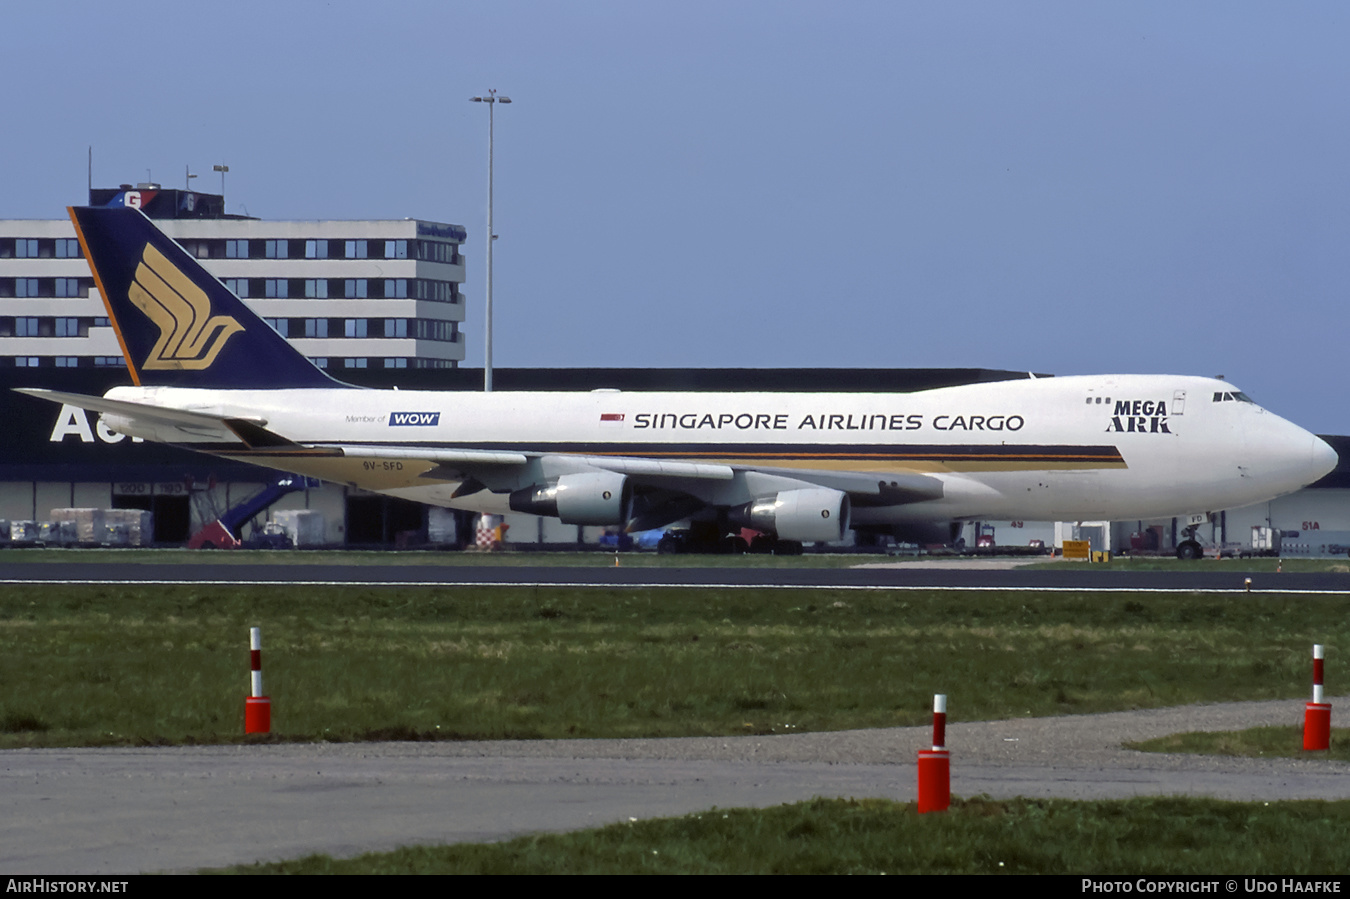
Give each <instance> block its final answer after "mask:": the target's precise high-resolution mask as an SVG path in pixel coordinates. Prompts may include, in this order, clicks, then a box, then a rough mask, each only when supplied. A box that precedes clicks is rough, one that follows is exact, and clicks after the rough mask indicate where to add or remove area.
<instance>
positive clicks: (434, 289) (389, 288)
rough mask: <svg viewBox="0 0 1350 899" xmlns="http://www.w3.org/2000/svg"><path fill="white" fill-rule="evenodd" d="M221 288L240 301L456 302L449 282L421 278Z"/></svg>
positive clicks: (260, 281)
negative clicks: (252, 299)
mask: <svg viewBox="0 0 1350 899" xmlns="http://www.w3.org/2000/svg"><path fill="white" fill-rule="evenodd" d="M225 286H226V287H227V288H229V290H230V291H231V292H232V293H233V294H234V295H235V296H237V297H241V298H243V299H246V300H247V299H249V298H255V299H269V300H270V299H280V300H284V299H300V298H304V299H307V300H340V299H351V300H404V299H415V300H435V301H437V302H442V303H457V302H459V290H458V285H457V284H455V283H454V282H453V281H428V280H426V279H424V278H413V279H408V278H226V279H225Z"/></svg>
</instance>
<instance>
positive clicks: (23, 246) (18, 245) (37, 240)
mask: <svg viewBox="0 0 1350 899" xmlns="http://www.w3.org/2000/svg"><path fill="white" fill-rule="evenodd" d="M83 255H84V254H83V253H81V252H80V242H79V241H78V240H76V239H75V238H73V237H0V259H79V258H81V257H82V256H83Z"/></svg>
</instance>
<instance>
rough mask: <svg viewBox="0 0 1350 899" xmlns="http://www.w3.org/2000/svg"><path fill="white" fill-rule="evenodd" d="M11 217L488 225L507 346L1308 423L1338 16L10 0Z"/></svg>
mask: <svg viewBox="0 0 1350 899" xmlns="http://www.w3.org/2000/svg"><path fill="white" fill-rule="evenodd" d="M3 21H4V23H5V32H6V35H7V40H6V52H5V53H4V54H3V55H0V79H2V81H0V83H3V84H5V85H6V89H5V91H4V94H3V99H0V111H2V112H3V115H4V116H5V118H6V120H7V125H6V128H5V135H6V136H5V140H4V144H3V147H4V149H3V159H4V160H5V163H6V172H7V177H6V178H5V180H4V183H3V186H0V217H4V218H55V217H58V216H60V215H62V208H63V207H64V206H65V205H67V204H71V203H79V202H83V201H84V198H85V188H86V172H87V153H88V148H89V147H90V146H91V145H92V147H93V175H94V184H95V186H113V185H116V184H118V183H120V182H124V181H139V180H144V179H145V178H146V172H147V169H148V170H150V172H151V174H152V176H153V178H154V180H156V181H160V182H162V183H164V184H165V185H167V186H171V187H181V186H182V185H183V180H184V167H185V166H191V169H192V171H193V172H197V173H200V174H201V177H200V178H199V179H198V180H197V182H196V185H197V186H198V187H200V188H203V189H207V190H212V191H214V190H218V189H219V180H218V176H216V175H213V174H212V173H211V165H212V164H213V163H226V164H228V165H229V166H230V174H229V176H228V179H229V180H228V181H227V191H226V192H227V201H228V203H229V208H230V210H231V211H244V210H245V209H246V210H247V212H248V213H249V214H251V215H255V216H259V217H262V218H267V219H319V218H353V219H359V218H404V217H418V218H426V219H434V220H440V221H449V222H455V223H459V224H463V225H465V226H466V227H467V228H468V229H469V234H470V238H469V243H468V244H467V246H466V249H465V252H466V256H467V259H468V262H469V269H468V283H467V284H466V289H465V293H466V295H467V297H468V299H469V304H468V319H469V320H468V322H467V323H466V326H465V330H466V332H467V335H468V341H469V343H468V354H469V364H471V365H478V364H481V361H482V342H481V341H482V314H481V312H482V308H481V300H482V294H483V290H482V287H483V285H482V274H483V248H484V244H483V240H482V236H483V229H484V227H485V222H484V218H485V214H484V213H485V204H486V169H487V158H486V157H487V109H486V108H485V107H484V106H483V105H482V104H474V103H470V102H469V98H470V97H471V96H474V95H477V94H482V93H484V92H485V91H486V90H487V89H489V88H496V89H497V90H498V91H499V92H501V93H502V94H506V95H508V96H510V97H511V99H512V100H513V103H512V105H510V106H505V107H499V108H498V110H497V112H498V115H497V117H496V119H497V127H496V136H497V147H496V149H497V152H496V168H497V179H496V187H497V190H496V213H495V215H496V226H497V233H498V234H499V235H500V239H499V240H498V242H497V247H496V265H495V275H496V278H495V287H494V293H495V298H496V332H497V333H496V349H495V361H496V364H497V365H501V366H648V365H650V366H675V367H681V366H684V367H709V366H750V367H761V366H764V367H791V366H798V365H800V366H824V367H845V366H866V367H909V366H982V367H989V368H1009V369H1019V370H1020V369H1034V370H1037V371H1047V372H1053V373H1056V374H1081V373H1093V372H1107V371H1111V372H1175V373H1184V374H1201V375H1214V374H1223V375H1226V376H1227V377H1228V378H1229V380H1231V381H1233V382H1234V383H1235V384H1238V385H1239V386H1240V387H1242V389H1244V390H1246V391H1247V392H1248V393H1249V394H1251V395H1252V396H1253V397H1254V398H1255V399H1256V400H1257V401H1258V402H1260V403H1262V404H1263V405H1266V406H1267V407H1269V408H1271V409H1272V410H1274V411H1276V412H1279V413H1280V414H1282V415H1285V416H1286V417H1289V418H1291V419H1293V420H1295V421H1297V422H1298V423H1300V424H1302V425H1304V426H1306V427H1309V428H1312V429H1314V430H1317V431H1320V432H1323V433H1350V408H1347V404H1346V402H1345V401H1344V400H1343V399H1342V398H1341V395H1340V391H1339V389H1338V388H1340V387H1341V384H1342V376H1343V374H1344V371H1345V353H1344V351H1343V349H1342V347H1343V345H1344V344H1345V342H1346V340H1345V334H1346V330H1347V328H1346V324H1347V319H1348V318H1350V315H1347V314H1346V312H1345V311H1344V308H1343V307H1344V299H1345V298H1346V296H1347V293H1348V288H1350V102H1347V101H1348V100H1350V97H1348V96H1347V95H1348V94H1350V53H1346V52H1345V48H1346V47H1347V46H1350V40H1348V38H1350V9H1347V8H1345V7H1343V6H1342V5H1339V4H1335V3H1331V2H1318V3H1289V4H1271V3H1245V2H1222V3H1220V2H1192V3H1185V4H1177V3H1151V2H1129V3H1124V2H1121V3H1081V2H1063V3H1037V2H1029V3H1002V2H988V3H941V4H938V3H907V2H886V3H872V2H853V3H850V2H842V3H837V4H820V3H812V4H806V3H799V2H773V3H769V2H735V0H732V2H726V0H723V2H702V0H693V2H681V3H673V2H670V3H644V2H528V0H519V2H492V3H486V2H398V0H387V2H383V3H378V4H377V3H369V2H362V3H356V2H347V0H332V2H324V3H320V2H282V3H277V2H272V3H259V2H251V0H246V2H240V0H235V2H231V3H228V4H220V3H213V4H205V3H197V2H172V3H170V2H158V0H143V2H126V3H107V2H84V0H74V2H64V3H59V4H14V5H12V6H8V7H6V9H5V11H4V13H3Z"/></svg>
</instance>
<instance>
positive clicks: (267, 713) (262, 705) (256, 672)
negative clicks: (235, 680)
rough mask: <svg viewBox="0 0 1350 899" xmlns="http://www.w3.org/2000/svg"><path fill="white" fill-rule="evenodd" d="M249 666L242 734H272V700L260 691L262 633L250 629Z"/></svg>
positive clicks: (257, 629)
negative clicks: (250, 670)
mask: <svg viewBox="0 0 1350 899" xmlns="http://www.w3.org/2000/svg"><path fill="white" fill-rule="evenodd" d="M248 642H249V666H250V667H251V668H252V682H251V684H250V688H251V689H250V691H249V696H248V698H247V699H245V700H244V733H246V734H270V733H271V732H272V700H271V699H270V698H268V697H266V696H264V695H263V691H262V631H261V630H260V629H259V628H256V627H252V628H249V631H248Z"/></svg>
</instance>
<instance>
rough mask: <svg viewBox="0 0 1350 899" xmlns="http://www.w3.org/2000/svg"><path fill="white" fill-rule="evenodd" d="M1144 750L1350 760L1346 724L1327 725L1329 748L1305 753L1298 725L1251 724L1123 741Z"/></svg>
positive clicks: (1300, 728) (1251, 756)
mask: <svg viewBox="0 0 1350 899" xmlns="http://www.w3.org/2000/svg"><path fill="white" fill-rule="evenodd" d="M1126 745H1127V746H1128V747H1129V748H1130V749H1139V750H1142V751H1144V752H1192V753H1199V754H1203V755H1225V756H1234V757H1243V758H1287V759H1329V760H1331V761H1337V762H1350V728H1340V727H1334V728H1332V729H1331V743H1330V746H1331V748H1329V749H1326V750H1321V751H1318V752H1316V753H1314V754H1309V753H1308V752H1307V751H1306V750H1304V748H1303V728H1302V727H1253V728H1250V729H1249V730H1242V731H1208V732H1202V733H1184V734H1169V735H1168V736H1165V737H1159V738H1158V739H1156V740H1145V741H1143V742H1139V743H1128V744H1126Z"/></svg>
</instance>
